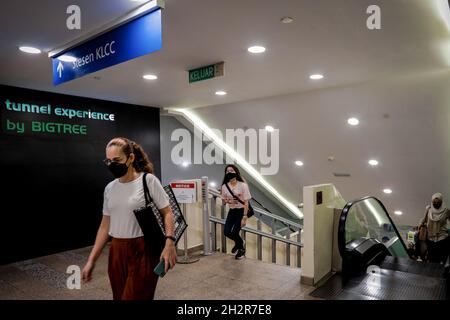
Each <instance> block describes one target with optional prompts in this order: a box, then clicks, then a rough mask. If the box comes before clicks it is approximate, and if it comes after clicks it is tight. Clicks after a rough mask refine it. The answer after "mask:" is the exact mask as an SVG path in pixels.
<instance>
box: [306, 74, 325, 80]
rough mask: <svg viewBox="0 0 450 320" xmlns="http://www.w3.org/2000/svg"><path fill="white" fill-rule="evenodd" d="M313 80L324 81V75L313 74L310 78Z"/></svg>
mask: <svg viewBox="0 0 450 320" xmlns="http://www.w3.org/2000/svg"><path fill="white" fill-rule="evenodd" d="M309 78H310V79H311V80H320V79H323V74H312V75H310V76H309Z"/></svg>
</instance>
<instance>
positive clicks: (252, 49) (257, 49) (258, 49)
mask: <svg viewBox="0 0 450 320" xmlns="http://www.w3.org/2000/svg"><path fill="white" fill-rule="evenodd" d="M247 50H248V52H250V53H263V52H264V51H266V48H264V47H262V46H252V47H250V48H248V49H247Z"/></svg>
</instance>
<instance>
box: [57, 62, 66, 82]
mask: <svg viewBox="0 0 450 320" xmlns="http://www.w3.org/2000/svg"><path fill="white" fill-rule="evenodd" d="M63 70H64V66H63V64H62V63H61V61H60V62H59V63H58V67H57V68H56V71H58V72H59V77H60V78H61V77H62V71H63Z"/></svg>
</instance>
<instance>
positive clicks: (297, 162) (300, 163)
mask: <svg viewBox="0 0 450 320" xmlns="http://www.w3.org/2000/svg"><path fill="white" fill-rule="evenodd" d="M295 164H296V165H297V166H299V167H301V166H303V162H302V161H300V160H297V161H295Z"/></svg>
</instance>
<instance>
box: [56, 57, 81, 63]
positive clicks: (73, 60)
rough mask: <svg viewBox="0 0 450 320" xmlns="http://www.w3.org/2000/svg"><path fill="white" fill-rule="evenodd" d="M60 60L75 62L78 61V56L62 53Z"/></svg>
mask: <svg viewBox="0 0 450 320" xmlns="http://www.w3.org/2000/svg"><path fill="white" fill-rule="evenodd" d="M58 60H60V61H63V62H75V61H77V58H75V57H72V56H68V55H62V56H60V57H58Z"/></svg>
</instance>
